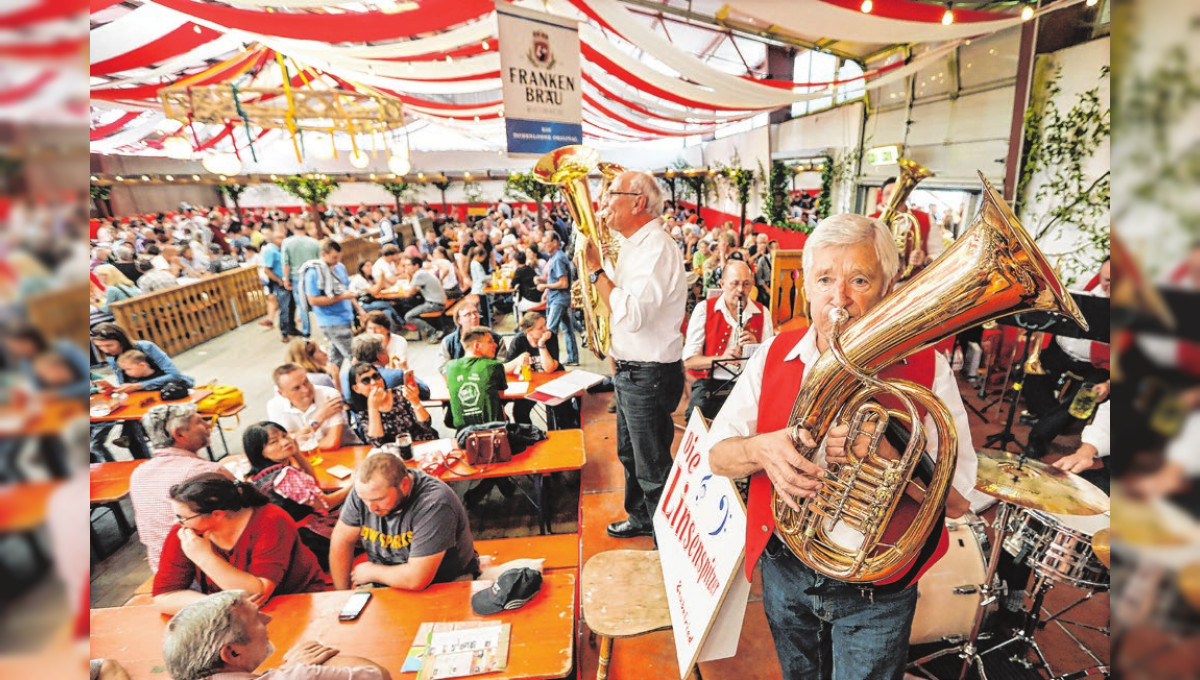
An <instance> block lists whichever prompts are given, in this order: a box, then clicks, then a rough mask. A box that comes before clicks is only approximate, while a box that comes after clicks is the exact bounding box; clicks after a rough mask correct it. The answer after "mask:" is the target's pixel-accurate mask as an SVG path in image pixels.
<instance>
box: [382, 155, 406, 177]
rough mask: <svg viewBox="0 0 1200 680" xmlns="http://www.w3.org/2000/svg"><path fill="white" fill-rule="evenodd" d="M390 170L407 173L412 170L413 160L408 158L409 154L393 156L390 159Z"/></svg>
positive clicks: (400, 173) (399, 173) (402, 173)
mask: <svg viewBox="0 0 1200 680" xmlns="http://www.w3.org/2000/svg"><path fill="white" fill-rule="evenodd" d="M388 170H391V171H392V172H393V173H395V174H397V175H407V174H408V171H409V170H412V161H410V160H408V156H392V157H391V158H389V159H388Z"/></svg>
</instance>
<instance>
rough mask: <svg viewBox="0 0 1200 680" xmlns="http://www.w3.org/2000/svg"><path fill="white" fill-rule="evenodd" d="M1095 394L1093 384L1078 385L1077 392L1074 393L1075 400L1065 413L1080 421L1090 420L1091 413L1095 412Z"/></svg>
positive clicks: (1095, 390)
mask: <svg viewBox="0 0 1200 680" xmlns="http://www.w3.org/2000/svg"><path fill="white" fill-rule="evenodd" d="M1097 392H1098V390H1097V389H1096V385H1095V384H1094V383H1090V382H1085V383H1083V384H1082V385H1080V386H1079V391H1078V392H1076V393H1075V398H1074V399H1073V400H1071V405H1070V406H1069V407H1068V408H1067V413H1070V414H1071V415H1072V416H1073V417H1075V418H1078V419H1080V420H1087V419H1088V418H1091V417H1092V412H1093V411H1095V410H1096V401H1097V396H1098V395H1097Z"/></svg>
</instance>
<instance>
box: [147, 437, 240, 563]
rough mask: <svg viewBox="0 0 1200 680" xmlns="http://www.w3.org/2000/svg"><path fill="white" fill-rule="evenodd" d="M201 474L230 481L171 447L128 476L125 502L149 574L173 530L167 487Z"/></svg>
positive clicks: (206, 463) (203, 462)
mask: <svg viewBox="0 0 1200 680" xmlns="http://www.w3.org/2000/svg"><path fill="white" fill-rule="evenodd" d="M205 472H219V473H221V474H224V475H225V476H226V477H229V478H230V479H233V474H232V473H230V472H229V470H228V469H226V468H225V466H223V465H221V464H220V463H214V462H212V461H210V460H204V459H203V458H201V457H200V456H198V455H196V454H195V453H194V452H192V451H188V450H186V449H178V448H175V447H173V446H170V447H167V448H165V449H159V450H157V451H155V452H154V457H153V458H151V459H150V460H149V461H148V462H146V463H144V464H142V465H140V466H138V467H137V469H135V470H134V471H133V474H132V475H131V476H130V478H129V499H130V500H131V501H132V502H133V516H134V519H135V520H136V521H137V529H138V538H139V539H140V540H141V542H142V545H144V546H146V557H147V558H148V559H149V560H150V571H154V572H157V571H158V556H159V553H161V552H162V547H163V541H165V540H167V534H168V533H170V532H171V529H172V527H174V526H175V512H174V511H173V510H172V509H171V501H170V498H169V496H168V494H169V492H170V491H171V487H172V486H175V485H176V484H179V483H180V482H183V481H185V480H188V479H191V478H192V477H195V476H196V475H199V474H203V473H205Z"/></svg>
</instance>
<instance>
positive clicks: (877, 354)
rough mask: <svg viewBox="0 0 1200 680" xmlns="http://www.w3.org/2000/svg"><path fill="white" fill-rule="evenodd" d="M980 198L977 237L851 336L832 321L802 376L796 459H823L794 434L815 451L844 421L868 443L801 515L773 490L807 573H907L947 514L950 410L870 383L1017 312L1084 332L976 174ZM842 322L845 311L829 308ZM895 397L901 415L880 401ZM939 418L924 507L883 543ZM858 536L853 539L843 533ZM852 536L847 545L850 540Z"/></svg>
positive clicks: (779, 516) (835, 470)
mask: <svg viewBox="0 0 1200 680" xmlns="http://www.w3.org/2000/svg"><path fill="white" fill-rule="evenodd" d="M980 179H982V180H983V185H984V189H985V194H984V197H983V204H982V206H981V208H980V211H979V214H978V215H976V217H975V220H974V222H973V223H972V224H971V227H970V229H969V230H968V231H967V232H966V233H964V234H963V235H962V237H960V238H959V239H958V241H957V242H955V244H954V245H953V246H951V247H950V248H949V249H948V250H947V251H946V252H945V253H943V255H942V256H941V257H939V258H938V259H937V261H936V262H934V263H933V264H932V265H931V266H930V267H928V268H926V269H925V270H924V271H922V272H921V273H920V274H918V275H917V276H915V277H914V278H913V279H912V281H911V282H909V283H908V284H907V285H905V286H903V287H901V288H898V289H897V290H895V291H894V292H893V293H892V294H891V295H889V296H888V297H886V298H884V299H883V300H882V301H881V302H880V303H879V304H877V305H876V306H875V307H873V308H872V309H871V310H870V311H868V312H867V313H866V314H865V315H863V316H862V317H861V318H859V319H858V320H856V321H854V322H853V323H851V324H849V325H848V326H846V327H845V328H843V327H842V326H843V325H844V323H845V318H844V312H843V317H842V318H838V319H834V330H833V332H832V333H831V336H832V337H831V338H830V339H829V344H830V347H829V350H828V351H826V352H824V353H823V354H822V355H821V357H820V358H819V359H818V360H817V361H816V362H814V364H813V365H812V366H810V367H809V368H808V370H807V374H806V377H805V383H806V384H807V386H806V387H805V388H803V389H801V390H800V393H799V395H797V398H796V402H795V405H794V406H793V408H792V413H791V417H790V418H789V421H788V422H789V432H790V434H791V440H792V444H793V446H795V447H796V450H797V451H799V452H800V454H801V455H803V456H805V457H806V458H809V459H812V458H813V457H814V456H815V455H816V453H817V450H816V449H810V448H808V447H805V446H804V445H803V444H801V443H800V441H799V439H798V433H797V429H798V428H803V429H805V430H808V432H809V433H810V434H811V435H812V436H813V438H814V439H815V440H816V441H818V442H820V441H821V440H823V439H824V438H825V436H826V434H827V433H828V431H829V429H830V427H831V426H832V425H833V424H834V423H835V422H841V421H843V420H849V422H850V428H851V429H850V433H849V435H848V440H849V441H854V440H855V439H856V438H857V437H859V436H869V437H871V438H872V439H873V440H874V441H873V442H872V444H871V446H870V451H869V453H868V455H867V456H865V457H864V458H861V459H854V458H853V457H852V458H851V460H850V461H849V462H847V463H846V464H843V465H840V466H836V465H830V466H829V469H828V470H826V471H825V475H824V479H823V481H824V485H823V486H822V488H821V490H820V491H819V492H818V493H817V495H816V496H814V497H813V498H810V499H807V500H804V501H803V502H801V499H797V504H798V505H799V508H800V509H799V511H794V510H792V509H791V508H790V507H788V505H787V504H786V503H784V502H783V501H782V500H781V499H780V497H779V492H778V491H773V492H772V499H771V505H772V510H773V513H774V515H775V520H776V525H777V526H778V528H779V530H780V532H781V533H782V534H783V537H784V542H785V543H786V544H787V546H788V548H789V549H791V551H792V552H793V553H795V555H796V557H797V558H798V559H799V560H800V561H801V562H803V563H804V564H806V565H808V566H809V567H811V568H812V569H814V570H816V571H819V572H821V573H822V574H825V575H827V576H831V577H833V578H837V579H841V580H844V581H851V582H858V583H866V582H877V581H881V580H885V579H887V578H889V577H892V576H895V575H896V574H898V573H901V572H902V571H903V570H904V569H906V568H907V566H908V565H909V563H910V562H911V561H912V560H913V559H914V558H915V557H916V555H917V554H918V552H919V551H920V549H921V546H922V545H923V544H924V542H925V540H926V538H927V537H928V536H929V532H930V531H931V530H932V529H933V527H934V523H935V522H936V521H937V519H938V517H939V516H940V510H941V507H942V505H943V504H944V503H945V499H946V495H947V494H948V493H949V490H950V481H951V479H952V478H953V476H954V468H955V463H956V461H957V450H958V447H957V434H956V432H955V428H954V423H953V420H952V419H951V417H950V414H949V411H948V410H947V409H946V407H945V406H944V405H943V404H942V402H941V401H940V400H939V399H937V397H936V396H934V395H933V393H932V392H930V391H929V390H927V389H926V388H924V387H921V386H919V385H916V384H915V383H912V382H908V381H892V382H885V381H881V380H879V379H877V378H876V377H875V375H876V374H877V373H879V372H880V371H881V370H883V369H884V368H886V367H887V366H888V365H890V364H892V363H894V362H896V361H898V360H900V359H902V358H904V357H906V356H908V355H910V354H912V353H914V352H916V351H918V350H921V349H923V348H925V347H929V346H931V345H933V344H935V343H937V342H939V341H940V340H942V339H943V338H946V337H949V336H951V335H954V334H955V333H958V332H960V331H963V330H965V329H967V328H970V327H972V326H975V325H978V324H981V323H984V322H986V321H988V320H991V319H996V318H999V317H1002V316H1006V315H1009V314H1014V313H1016V312H1021V311H1027V310H1044V311H1054V312H1058V313H1060V314H1063V315H1065V316H1069V317H1071V318H1072V319H1073V320H1074V321H1075V322H1076V323H1077V324H1079V325H1080V326H1081V327H1083V328H1087V322H1086V321H1085V320H1084V318H1083V315H1082V314H1081V313H1080V311H1079V309H1078V308H1077V307H1076V306H1075V303H1074V301H1073V300H1072V299H1071V297H1070V295H1069V294H1068V293H1067V291H1066V288H1064V287H1063V285H1062V284H1061V283H1060V282H1059V281H1058V278H1057V277H1056V276H1055V275H1054V272H1053V269H1052V268H1051V267H1050V265H1049V264H1048V263H1047V262H1046V259H1045V257H1044V256H1043V255H1042V253H1041V251H1039V250H1038V248H1037V246H1036V245H1035V244H1034V242H1033V240H1032V239H1031V238H1030V236H1029V234H1028V233H1026V232H1025V230H1024V228H1023V227H1022V226H1021V224H1020V223H1019V222H1018V221H1017V218H1016V216H1014V215H1013V213H1012V210H1011V209H1010V208H1009V207H1008V205H1007V204H1006V203H1005V202H1004V200H1003V199H1001V198H1000V196H998V195H997V194H996V191H995V189H993V188H992V185H991V184H990V183H989V182H988V181H987V179H985V178H984V177H983V174H982V173H980ZM834 312H835V313H836V312H842V310H834ZM879 395H890V396H892V397H893V398H895V399H897V400H898V401H899V402H900V403H901V404H902V405H903V406H902V408H884V407H883V406H880V405H879V404H878V403H874V402H873V398H874V397H876V396H879ZM917 404H920V406H922V407H923V408H924V409H925V410H926V412H927V413H928V414H929V415H930V416H931V417H932V420H933V422H934V425H935V427H936V429H937V434H938V447H939V449H938V455H937V461H936V464H935V467H934V470H933V473H932V476H931V477H930V479H929V480H928V482H927V484H926V486H925V488H924V489H923V491H924V500H923V502H922V503H921V506H920V509H919V510H917V512H916V516H915V518H914V519H913V520H912V522H911V523H910V524H908V526H907V528H905V530H904V532H903V534H901V535H900V536H899V538H898V539H895V541H894V542H892V543H890V544H885V543H884V542H883V541H882V540H881V539H882V538H883V536H884V531H885V530H886V529H887V527H888V524H889V523H890V522H891V520H892V516H893V515H894V513H895V511H896V508H897V507H898V505H899V503H900V501H901V499H902V497H903V496H904V494H905V492H906V490H907V488H908V485H909V484H917V486H918V488H919V484H918V480H916V479H914V477H913V473H914V471H915V470H916V468H917V464H918V463H919V462H920V457H921V455H922V454H923V453H924V448H925V433H924V427H923V425H922V422H921V421H922V419H921V417H920V416H918V412H917V409H916V406H917ZM891 418H900V419H901V420H902V421H905V422H906V423H907V425H908V427H909V428H910V429H911V431H912V436H911V438H910V440H909V443H908V445H907V446H906V448H905V451H904V452H903V455H902V456H901V457H900V459H899V460H891V459H888V458H884V457H883V456H882V455H879V454H878V452H877V446H878V439H879V436H880V435H879V434H871V433H869V432H867V431H866V430H865V429H864V427H863V426H864V424H866V423H867V422H872V421H873V422H874V425H875V432H876V433H882V432H883V430H884V428H885V427H886V425H887V422H888V420H889V419H891ZM845 529H849V530H851V533H850V534H847V533H846V532H845V531H844V530H845ZM847 535H849V536H852V538H851V539H850V540H847V539H846V537H847Z"/></svg>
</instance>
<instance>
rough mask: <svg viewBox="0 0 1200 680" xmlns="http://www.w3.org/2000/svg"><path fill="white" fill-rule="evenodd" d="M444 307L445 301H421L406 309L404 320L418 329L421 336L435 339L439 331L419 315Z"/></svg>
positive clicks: (438, 310)
mask: <svg viewBox="0 0 1200 680" xmlns="http://www.w3.org/2000/svg"><path fill="white" fill-rule="evenodd" d="M445 308H446V303H444V302H422V303H421V304H419V305H417V306H416V307H413V308H412V309H410V310H408V313H407V314H405V315H404V320H405V321H406V322H408V323H411V324H413V325H414V326H416V327H417V328H418V329H420V331H421V335H422V336H424V337H426V338H429V339H431V340H432V339H436V338H438V337H439V336H440V335H441V331H439V330H438V329H436V328H434V327H433V325H432V324H430V323H429V322H428V321H426V320H425V319H422V318H421V315H422V314H427V313H429V312H440V311H441V310H443V309H445Z"/></svg>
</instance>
